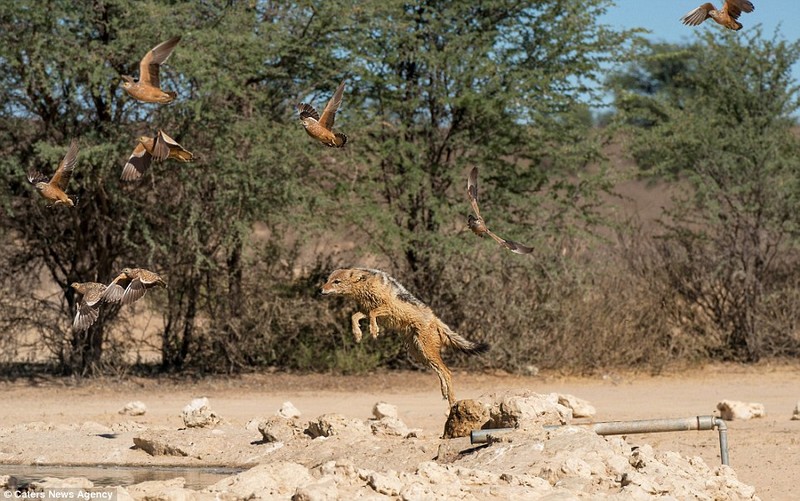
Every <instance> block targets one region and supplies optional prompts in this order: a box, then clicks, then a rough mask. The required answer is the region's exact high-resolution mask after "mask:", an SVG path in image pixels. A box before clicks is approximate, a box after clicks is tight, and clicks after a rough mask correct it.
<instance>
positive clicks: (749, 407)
mask: <svg viewBox="0 0 800 501" xmlns="http://www.w3.org/2000/svg"><path fill="white" fill-rule="evenodd" d="M717 410H719V413H720V417H721V418H722V419H724V420H725V421H733V420H735V419H740V420H747V419H752V418H757V417H763V416H765V415H766V412H765V410H764V404H756V403H750V404H748V403H745V402H739V401H736V400H723V401H722V402H720V403H718V404H717Z"/></svg>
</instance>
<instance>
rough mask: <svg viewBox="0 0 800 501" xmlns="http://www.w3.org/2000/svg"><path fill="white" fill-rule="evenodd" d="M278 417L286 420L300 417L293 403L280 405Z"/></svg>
mask: <svg viewBox="0 0 800 501" xmlns="http://www.w3.org/2000/svg"><path fill="white" fill-rule="evenodd" d="M278 416H280V417H282V418H286V419H295V418H299V417H300V411H299V410H298V409H297V407H295V406H294V404H293V403H291V402H289V401H286V402H284V403H283V405H281V408H280V410H278Z"/></svg>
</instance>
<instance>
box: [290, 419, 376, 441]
mask: <svg viewBox="0 0 800 501" xmlns="http://www.w3.org/2000/svg"><path fill="white" fill-rule="evenodd" d="M371 431H372V430H371V429H370V427H369V426H368V425H367V424H366V423H364V422H363V421H360V420H358V419H351V418H347V417H344V416H342V415H341V414H323V415H322V416H319V417H318V418H317V419H315V420H313V421H309V422H308V426H307V427H306V429H305V432H306V434H307V435H308V436H310V437H311V438H317V437H330V436H333V435H367V434H371Z"/></svg>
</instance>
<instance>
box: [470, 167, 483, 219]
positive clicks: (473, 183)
mask: <svg viewBox="0 0 800 501" xmlns="http://www.w3.org/2000/svg"><path fill="white" fill-rule="evenodd" d="M467 195H469V203H470V204H471V205H472V210H473V211H474V212H475V215H476V216H478V217H481V211H480V210H478V168H477V167H473V168H472V170H471V171H469V177H467Z"/></svg>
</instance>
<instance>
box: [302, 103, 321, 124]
mask: <svg viewBox="0 0 800 501" xmlns="http://www.w3.org/2000/svg"><path fill="white" fill-rule="evenodd" d="M297 111H299V112H300V118H309V117H310V118H313V119H314V120H316V121H317V122H319V113H317V110H315V109H314V107H313V106H311V105H310V104H306V103H300V104H298V105H297Z"/></svg>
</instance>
